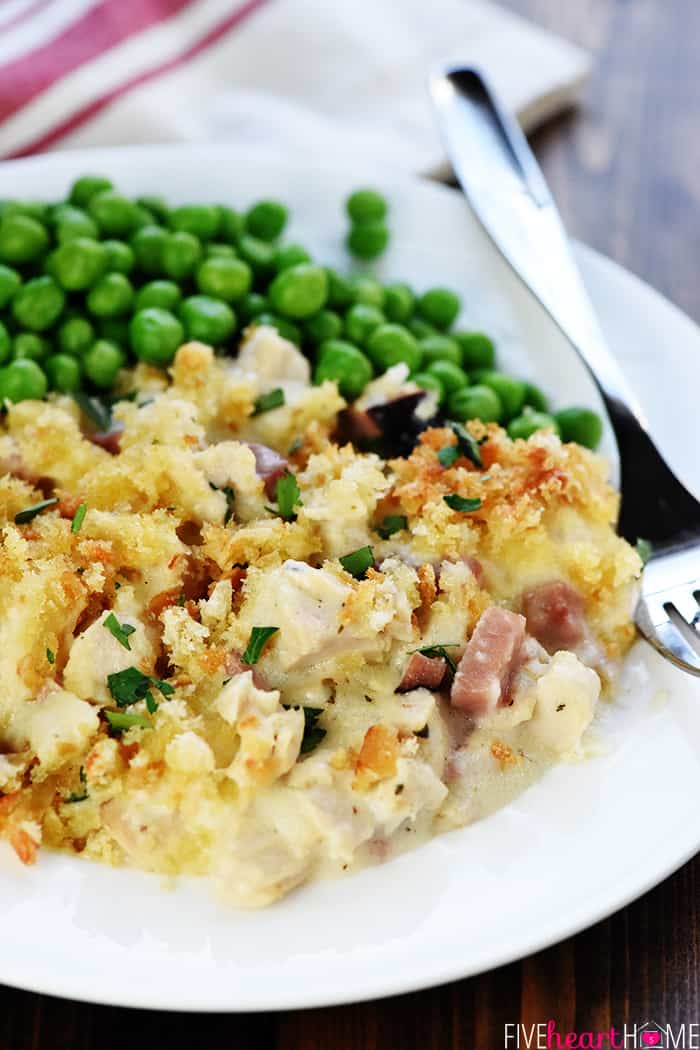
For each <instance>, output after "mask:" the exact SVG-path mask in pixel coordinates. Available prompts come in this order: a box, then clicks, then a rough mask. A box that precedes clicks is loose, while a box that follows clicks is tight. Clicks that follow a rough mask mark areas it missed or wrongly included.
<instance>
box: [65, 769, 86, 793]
mask: <svg viewBox="0 0 700 1050" xmlns="http://www.w3.org/2000/svg"><path fill="white" fill-rule="evenodd" d="M78 776H79V777H80V783H81V784H82V785H83V790H82V791H80V792H76V791H71V793H70V795H69V796H68V798H67V799H66V800H65V801H66V802H84V801H85V799H86V798H87V797H88V792H87V776H86V775H85V767H84V766H81V767H80V773H79V774H78Z"/></svg>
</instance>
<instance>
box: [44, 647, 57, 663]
mask: <svg viewBox="0 0 700 1050" xmlns="http://www.w3.org/2000/svg"><path fill="white" fill-rule="evenodd" d="M46 659H47V660H48V661H49V663H50V664H55V663H56V654H55V653H54V651H53V649H47V650H46Z"/></svg>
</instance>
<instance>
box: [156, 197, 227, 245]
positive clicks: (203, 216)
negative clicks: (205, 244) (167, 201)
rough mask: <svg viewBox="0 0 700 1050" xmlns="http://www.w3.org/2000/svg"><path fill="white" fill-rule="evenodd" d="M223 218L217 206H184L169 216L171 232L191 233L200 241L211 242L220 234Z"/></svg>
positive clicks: (175, 209)
mask: <svg viewBox="0 0 700 1050" xmlns="http://www.w3.org/2000/svg"><path fill="white" fill-rule="evenodd" d="M220 222H221V216H220V213H219V209H218V208H217V207H216V205H215V204H182V205H180V207H179V208H173V210H172V211H171V212H170V214H169V216H168V225H169V226H170V229H171V230H175V231H181V232H184V233H191V234H192V236H193V237H197V238H198V239H199V240H200V241H210V240H211V239H212V238H213V237H216V235H217V233H218V232H219V224H220Z"/></svg>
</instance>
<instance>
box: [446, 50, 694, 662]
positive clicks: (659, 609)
mask: <svg viewBox="0 0 700 1050" xmlns="http://www.w3.org/2000/svg"><path fill="white" fill-rule="evenodd" d="M430 90H431V94H432V99H433V103H434V106H435V110H436V113H437V117H438V123H439V125H440V130H441V132H442V136H443V139H444V143H445V147H446V149H447V153H448V155H449V157H450V160H451V161H452V166H453V168H454V171H455V174H456V176H457V178H458V180H459V182H460V185H461V186H462V189H463V190H464V192H465V194H466V196H467V198H468V200H469V202H470V204H471V206H472V208H473V209H474V211H475V213H476V215H477V218H478V219H479V220H480V222H481V223H482V225H483V226H484V228H485V230H486V232H487V233H488V234H489V235H490V237H491V238H492V240H493V242H494V244H495V245H496V247H497V248H498V249H499V251H500V252H501V254H502V255H503V257H504V258H505V260H506V261H507V262H508V263H509V264H510V266H511V267H512V268H513V270H514V271H515V273H516V274H517V275H518V276H519V277H520V278H521V280H522V281H523V282H524V283H525V284H526V285H527V287H528V288H529V289H530V291H531V292H532V294H533V295H534V296H535V298H536V299H537V300H538V301H539V302H540V303H541V305H542V306H543V307H544V309H545V310H546V311H547V313H548V314H549V315H550V316H551V317H552V319H553V320H554V321H555V322H556V324H557V325H558V327H559V328H560V329H561V331H562V332H563V334H564V335H565V336H566V337H567V339H568V340H569V341H570V343H571V344H572V346H573V347H574V348H575V350H576V351H577V352H578V354H579V355H580V357H581V358H582V359H583V361H584V362H585V364H586V365H587V367H588V369H589V371H590V373H591V375H592V376H593V379H594V380H595V382H596V385H597V386H598V389H599V390H600V393H601V395H602V398H603V401H604V403H605V407H606V409H607V412H608V415H609V417H610V422H611V423H612V427H613V430H614V432H615V437H616V438H617V443H618V447H619V451H620V471H621V492H622V503H621V508H620V518H619V522H618V528H619V531H620V533H621V535H623V536H624V537H625V538H626V539H628V540H630V542H632V543H634V542H635V541H636V540H637V539H638V538H640V537H643V538H644V540H647V541H649V543H650V544H651V549H652V554H651V557H650V560H649V562H648V564H647V566H646V569H645V571H644V574H643V577H642V593H641V597H640V599H639V603H638V605H637V609H636V612H635V621H636V623H637V626H638V628H639V630H640V631H641V632H642V634H643V635H644V637H645V638H646V639H647V640H648V641H649V642H651V644H652V645H653V646H654V647H655V648H656V649H658V651H659V652H660V653H661V654H662V655H663V656H665V657H666V658H667V659H669V660H671V661H672V662H673V663H675V664H677V665H678V666H679V667H682V668H683V670H685V671H689V672H690V673H691V674H695V675H700V634H699V633H698V630H699V629H700V604H699V602H700V503H698V501H697V500H696V499H695V498H694V497H693V496H692V495H691V494H690V492H688V490H687V489H686V488H685V487H684V486H683V485H682V484H681V482H680V481H679V480H678V478H676V476H675V474H673V472H672V471H671V469H670V468H669V466H668V465H667V463H666V462H665V461H664V459H663V457H662V456H661V454H660V453H659V451H658V449H657V448H656V446H655V445H654V442H653V441H652V439H651V437H650V435H649V432H648V427H647V423H646V420H645V419H644V415H643V413H642V411H641V409H640V407H639V405H638V404H637V401H636V399H635V397H634V395H633V393H632V392H631V390H630V389H629V387H628V385H627V381H626V380H625V378H624V376H623V374H622V371H621V370H620V368H619V366H618V364H617V362H616V361H615V359H614V357H613V356H612V354H611V353H610V351H609V349H608V347H607V346H606V343H605V338H604V336H603V333H602V331H601V329H600V326H599V325H598V322H597V320H596V317H595V314H594V311H593V307H592V305H591V303H590V300H589V298H588V295H587V293H586V290H585V288H584V286H583V283H582V281H581V278H580V276H579V273H578V270H577V269H576V265H575V263H574V261H573V258H572V256H571V252H570V250H569V245H568V241H567V237H566V234H565V232H564V227H563V225H562V222H561V219H560V217H559V213H558V212H557V208H556V205H555V204H554V201H553V199H552V196H551V194H550V192H549V189H548V187H547V184H546V182H545V180H544V176H543V175H542V172H541V170H540V168H539V165H538V164H537V161H536V160H535V158H534V156H533V154H532V152H531V150H530V147H529V146H528V144H527V141H526V139H525V136H524V135H523V133H522V132H521V130H520V128H519V127H518V125H517V123H516V122H515V120H513V118H512V117H510V116H509V114H508V113H507V112H506V110H505V109H504V108H503V106H502V105H501V104H500V103H499V101H498V99H497V97H496V96H495V94H494V92H493V90H492V88H491V87H490V86H489V84H488V82H487V80H486V78H485V77H484V75H483V74H482V73H481V72H480V71H479V70H478V69H476V68H473V67H469V68H464V67H450V68H447V69H445V70H442V71H440V72H436V73H435V74H433V76H432V77H431V80H430ZM699 393H700V391H699Z"/></svg>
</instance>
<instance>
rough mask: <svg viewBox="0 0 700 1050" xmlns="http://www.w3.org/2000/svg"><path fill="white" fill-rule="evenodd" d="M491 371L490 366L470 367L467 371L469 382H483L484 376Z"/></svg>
mask: <svg viewBox="0 0 700 1050" xmlns="http://www.w3.org/2000/svg"><path fill="white" fill-rule="evenodd" d="M492 372H493V369H492V368H472V369H470V371H469V382H470V383H483V382H484V376H488V375H491V373H492Z"/></svg>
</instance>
